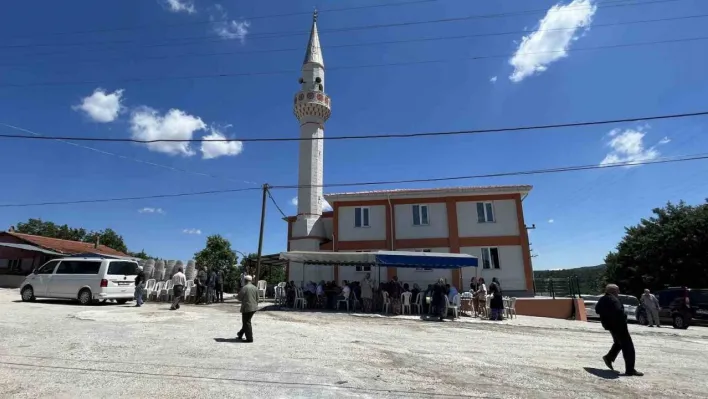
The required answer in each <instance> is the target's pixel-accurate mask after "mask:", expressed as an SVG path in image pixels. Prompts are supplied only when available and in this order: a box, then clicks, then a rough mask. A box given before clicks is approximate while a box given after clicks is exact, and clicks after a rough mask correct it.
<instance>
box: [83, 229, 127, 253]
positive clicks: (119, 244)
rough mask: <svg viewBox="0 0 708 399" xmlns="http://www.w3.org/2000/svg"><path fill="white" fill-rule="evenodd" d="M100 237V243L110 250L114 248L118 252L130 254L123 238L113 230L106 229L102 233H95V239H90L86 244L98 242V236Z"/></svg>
mask: <svg viewBox="0 0 708 399" xmlns="http://www.w3.org/2000/svg"><path fill="white" fill-rule="evenodd" d="M97 235H98V236H99V237H100V239H99V243H100V244H103V245H105V246H107V247H108V248H113V249H115V250H116V251H120V252H123V253H128V247H127V246H126V245H125V242H124V241H123V236H121V235H119V234H118V233H116V232H115V231H114V230H113V229H105V230H101V231H97V232H95V233H93V237H88V238H87V239H86V240H84V241H86V242H95V241H96V236H97Z"/></svg>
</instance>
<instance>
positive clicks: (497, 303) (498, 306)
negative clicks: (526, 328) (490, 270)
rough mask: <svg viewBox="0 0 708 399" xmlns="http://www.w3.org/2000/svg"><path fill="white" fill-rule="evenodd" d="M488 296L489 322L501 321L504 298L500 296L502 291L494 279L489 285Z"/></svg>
mask: <svg viewBox="0 0 708 399" xmlns="http://www.w3.org/2000/svg"><path fill="white" fill-rule="evenodd" d="M489 294H490V295H491V296H492V300H491V301H489V309H490V313H491V315H490V316H489V320H498V321H499V320H502V319H503V315H504V298H503V296H502V290H501V287H500V286H499V281H497V279H496V277H495V278H493V279H492V283H491V284H489Z"/></svg>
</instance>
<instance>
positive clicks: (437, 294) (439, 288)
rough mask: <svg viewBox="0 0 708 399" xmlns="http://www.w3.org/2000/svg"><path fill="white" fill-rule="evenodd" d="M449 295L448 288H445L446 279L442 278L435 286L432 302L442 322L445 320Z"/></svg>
mask: <svg viewBox="0 0 708 399" xmlns="http://www.w3.org/2000/svg"><path fill="white" fill-rule="evenodd" d="M447 294H448V291H447V287H446V286H445V279H443V278H441V279H440V280H438V282H437V283H435V285H434V286H433V298H432V300H431V301H430V302H431V306H433V307H434V309H435V314H436V315H438V316H440V321H443V320H445V316H447V315H446V314H445V313H446V312H445V310H446V309H445V295H447Z"/></svg>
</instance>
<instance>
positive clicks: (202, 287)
mask: <svg viewBox="0 0 708 399" xmlns="http://www.w3.org/2000/svg"><path fill="white" fill-rule="evenodd" d="M204 269H205V267H204V266H200V267H199V272H198V273H197V278H196V283H197V299H196V300H195V301H194V304H195V305H198V304H200V303H203V302H204V301H205V297H206V288H207V287H206V281H207V274H206V271H205V270H204Z"/></svg>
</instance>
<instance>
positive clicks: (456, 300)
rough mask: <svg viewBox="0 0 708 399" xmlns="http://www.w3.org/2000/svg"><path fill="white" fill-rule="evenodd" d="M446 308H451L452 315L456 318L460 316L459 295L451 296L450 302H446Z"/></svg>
mask: <svg viewBox="0 0 708 399" xmlns="http://www.w3.org/2000/svg"><path fill="white" fill-rule="evenodd" d="M448 309H452V314H453V316H454V317H455V318H456V319H457V318H459V317H460V295H459V294H458V295H455V296H454V297H452V303H450V304H448Z"/></svg>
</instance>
